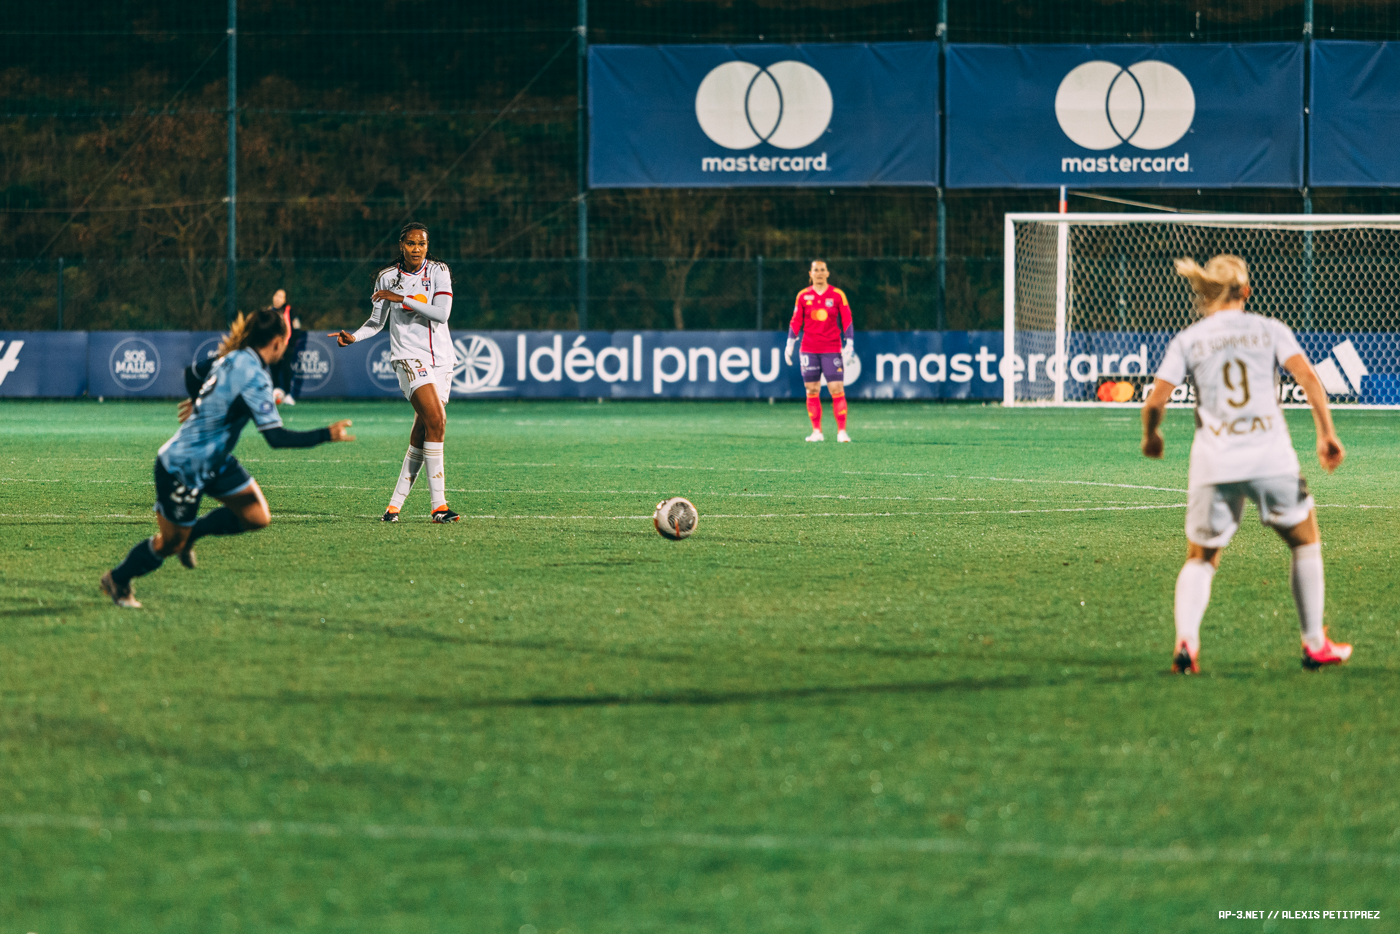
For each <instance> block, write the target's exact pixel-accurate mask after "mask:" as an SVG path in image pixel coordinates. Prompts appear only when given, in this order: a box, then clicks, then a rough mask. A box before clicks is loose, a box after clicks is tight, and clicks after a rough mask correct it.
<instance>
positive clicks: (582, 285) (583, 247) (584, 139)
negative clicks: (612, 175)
mask: <svg viewBox="0 0 1400 934" xmlns="http://www.w3.org/2000/svg"><path fill="white" fill-rule="evenodd" d="M587 87H588V0H578V327H579V330H580V331H582V330H585V329H587V327H588V133H587V130H588V127H587V122H586V119H585V118H586V117H587V114H586V113H585V107H586V103H587V102H586V100H585V94H586V92H587Z"/></svg>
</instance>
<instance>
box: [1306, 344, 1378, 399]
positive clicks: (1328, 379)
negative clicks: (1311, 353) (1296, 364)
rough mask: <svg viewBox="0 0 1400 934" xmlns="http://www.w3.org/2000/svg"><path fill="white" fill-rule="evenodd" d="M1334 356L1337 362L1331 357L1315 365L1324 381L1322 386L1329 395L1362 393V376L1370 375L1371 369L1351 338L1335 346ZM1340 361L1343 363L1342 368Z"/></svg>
mask: <svg viewBox="0 0 1400 934" xmlns="http://www.w3.org/2000/svg"><path fill="white" fill-rule="evenodd" d="M1332 356H1333V357H1336V358H1337V359H1336V361H1335V362H1334V361H1333V360H1332V359H1331V357H1329V358H1328V359H1326V360H1323V361H1321V362H1320V363H1316V364H1314V365H1313V369H1314V370H1316V371H1317V378H1318V379H1320V380H1321V381H1322V388H1323V389H1325V390H1327V394H1328V395H1329V396H1352V395H1360V394H1361V377H1363V376H1369V375H1370V374H1371V371H1370V370H1368V369H1366V364H1364V363H1362V362H1361V354H1359V353H1357V352H1356V347H1355V346H1354V345H1353V344H1352V342H1351V338H1347V339H1346V340H1344V341H1342V342H1341V343H1340V344H1338V345H1337V346H1335V347H1333V348H1332ZM1338 363H1340V364H1341V365H1342V366H1341V369H1340V370H1339V369H1338V368H1337V364H1338ZM1343 373H1345V374H1346V376H1343V375H1342V374H1343Z"/></svg>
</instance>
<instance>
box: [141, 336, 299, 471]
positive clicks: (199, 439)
mask: <svg viewBox="0 0 1400 934" xmlns="http://www.w3.org/2000/svg"><path fill="white" fill-rule="evenodd" d="M250 418H251V419H252V420H253V424H254V425H256V426H257V428H258V430H259V431H266V430H268V429H269V428H280V427H282V416H281V415H279V414H278V413H277V404H276V403H275V402H274V401H273V399H272V374H271V373H269V372H268V370H267V366H266V364H264V363H263V360H262V357H260V356H258V353H257V351H255V350H252V349H250V348H246V347H245V348H243V349H242V350H235V351H233V352H232V353H230V354H228V355H227V356H224V357H220V358H219V359H218V360H217V361H215V363H214V368H213V369H212V370H210V371H209V378H208V379H206V380H205V381H204V385H203V386H202V387H201V388H200V390H199V397H198V398H197V399H195V402H194V412H193V414H191V415H190V417H189V418H188V419H186V420H185V423H184V424H183V425H181V426H180V430H179V431H177V432H175V436H174V437H172V438H171V439H170V440H169V441H167V442H165V444H163V445H162V446H161V449H160V454H159V458H160V462H161V465H162V466H163V467H165V469H166V470H167V471H169V472H170V473H171V474H172V475H174V476H175V477H177V478H178V479H179V480H180V482H181V483H183V484H184V485H185V486H187V487H189V488H190V489H192V490H198V489H202V488H203V487H204V485H205V484H206V483H208V482H209V481H210V480H213V479H214V477H215V476H217V475H218V473H219V471H220V470H221V469H222V468H223V466H224V464H225V462H226V461H227V460H228V458H229V455H230V454H232V453H233V449H234V448H235V447H237V446H238V436H239V435H240V434H242V433H243V426H245V425H247V424H248V420H249V419H250Z"/></svg>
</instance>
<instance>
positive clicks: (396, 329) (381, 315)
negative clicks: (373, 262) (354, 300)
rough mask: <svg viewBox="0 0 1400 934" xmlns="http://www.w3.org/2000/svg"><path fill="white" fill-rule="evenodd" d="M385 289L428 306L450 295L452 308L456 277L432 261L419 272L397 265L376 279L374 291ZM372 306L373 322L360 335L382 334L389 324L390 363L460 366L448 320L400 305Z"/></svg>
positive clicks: (369, 322)
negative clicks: (420, 362) (419, 312)
mask: <svg viewBox="0 0 1400 934" xmlns="http://www.w3.org/2000/svg"><path fill="white" fill-rule="evenodd" d="M384 289H387V290H389V291H390V292H395V293H397V294H399V295H402V296H404V297H405V298H410V299H417V300H418V301H420V302H423V303H424V304H427V305H432V304H434V302H433V299H435V298H437V297H438V296H439V295H446V296H447V297H448V299H449V309H450V299H451V297H452V276H451V274H450V273H449V272H448V271H447V267H446V266H444V265H443V264H442V263H438V262H434V261H432V260H426V261H424V263H423V265H422V266H420V267H419V268H418V271H417V272H406V271H405V270H404V269H403V267H402V266H401V265H399V264H395V265H393V266H390V267H388V268H387V269H384V270H382V271H380V273H379V276H378V278H377V279H375V282H374V291H375V292H379V291H381V290H384ZM372 306H373V307H372V311H371V313H370V317H369V320H368V321H366V322H365V326H364V327H363V328H361V329H360V330H359V331H357V332H356V334H357V335H358V334H361V333H362V332H365V333H375V332H378V331H380V330H381V329H383V327H384V325H385V323H386V322H387V324H388V325H389V359H390V360H420V361H422V363H423V365H424V366H450V367H455V366H456V365H457V353H456V351H455V350H453V348H452V334H451V332H450V331H449V330H448V328H447V322H446V321H432V320H429V319H428V318H427V317H425V316H423V315H421V314H418V313H417V312H415V311H413V310H412V309H408V308H405V307H404V306H403V305H401V304H399V303H398V302H387V301H385V302H373V303H372ZM449 313H450V312H449ZM357 339H358V338H357Z"/></svg>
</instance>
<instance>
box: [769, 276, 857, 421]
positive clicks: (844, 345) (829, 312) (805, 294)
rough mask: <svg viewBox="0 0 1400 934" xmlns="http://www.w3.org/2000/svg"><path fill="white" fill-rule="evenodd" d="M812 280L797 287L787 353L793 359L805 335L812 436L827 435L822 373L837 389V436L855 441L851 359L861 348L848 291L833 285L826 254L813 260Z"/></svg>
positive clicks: (834, 398) (834, 390)
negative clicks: (849, 407)
mask: <svg viewBox="0 0 1400 934" xmlns="http://www.w3.org/2000/svg"><path fill="white" fill-rule="evenodd" d="M807 274H808V275H809V276H810V277H811V279H812V284H811V285H810V286H809V287H807V288H805V289H803V290H802V291H801V292H798V293H797V303H796V305H795V306H794V307H793V309H792V324H791V325H790V326H789V327H788V340H787V351H786V352H785V353H784V355H783V359H784V360H786V361H787V363H788V365H789V366H791V365H792V350H793V348H794V347H796V346H797V338H798V335H799V334H800V335H801V336H802V350H801V356H802V382H803V383H805V384H806V386H807V414H808V415H809V416H810V417H811V419H812V433H811V434H810V435H808V436H807V440H808V441H825V440H826V436H825V435H823V434H822V399H821V391H822V377H823V376H825V377H826V388H827V389H828V390H829V391H830V392H831V414H833V415H835V416H836V440H837V441H850V440H851V436H850V435H848V434H846V385H845V382H844V380H845V375H846V364H847V362H848V361H850V359H851V358H852V356H854V354H855V341H854V334H855V327H854V325H853V324H852V323H851V305H850V303H849V302H847V301H846V293H845V292H842V291H841V290H840V289H838V288H836V287H835V286H833V285H827V279H828V278H830V276H831V273H830V271H829V270H828V269H827V268H826V263H825V262H824V261H822V260H819V259H818V260H813V261H812V268H811V269H809V270H808V271H807Z"/></svg>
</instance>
